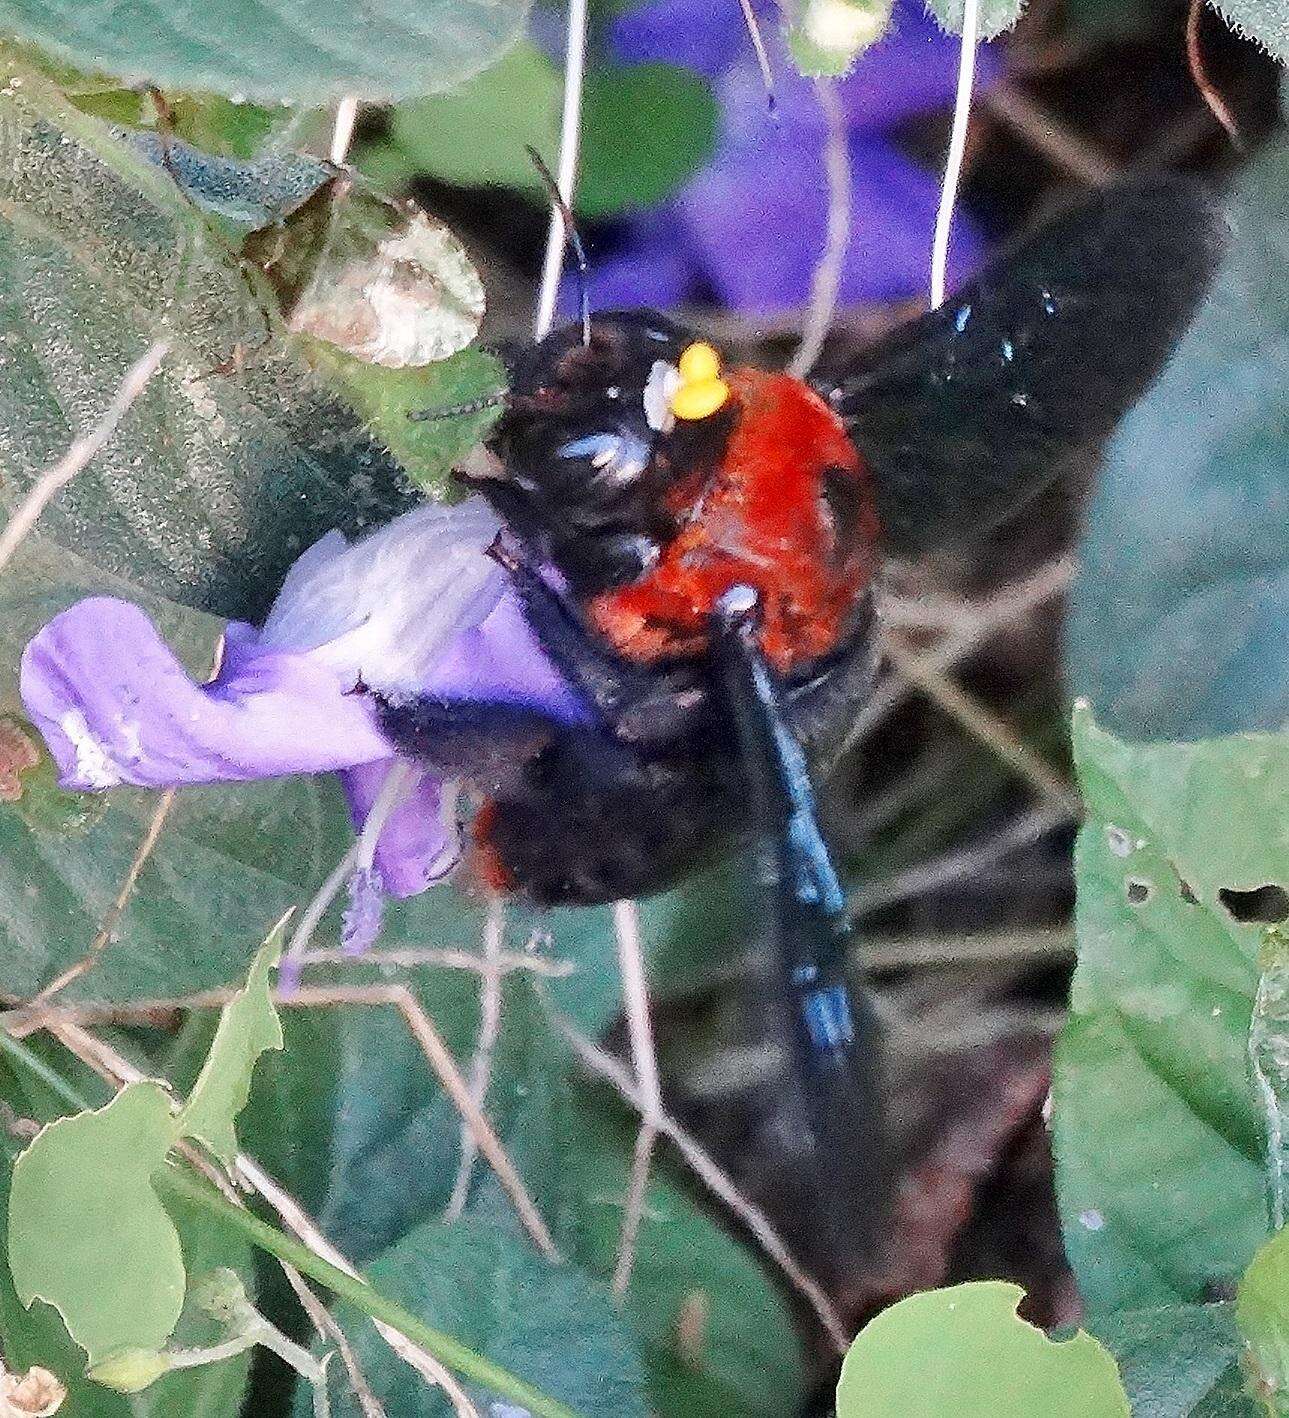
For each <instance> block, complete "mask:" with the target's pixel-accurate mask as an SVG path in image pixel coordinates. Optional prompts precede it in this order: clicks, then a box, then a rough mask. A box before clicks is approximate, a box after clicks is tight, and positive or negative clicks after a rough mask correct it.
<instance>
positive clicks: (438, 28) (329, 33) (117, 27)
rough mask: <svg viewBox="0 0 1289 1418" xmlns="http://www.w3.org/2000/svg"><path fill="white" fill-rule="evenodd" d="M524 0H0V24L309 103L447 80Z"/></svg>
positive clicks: (502, 45) (505, 35)
mask: <svg viewBox="0 0 1289 1418" xmlns="http://www.w3.org/2000/svg"><path fill="white" fill-rule="evenodd" d="M527 10H528V5H527V3H526V0H413V3H411V4H407V5H389V4H384V5H379V6H376V5H368V6H365V7H363V8H355V7H353V6H351V5H344V4H341V3H338V0H269V3H265V0H202V3H200V4H198V3H197V0H175V3H164V0H130V3H129V4H128V5H125V6H119V5H118V6H114V7H112V8H110V9H98V8H95V7H93V6H88V7H87V6H77V7H75V8H73V9H70V10H64V11H54V10H51V9H49V8H48V7H46V6H42V5H39V4H37V3H35V0H0V26H3V28H4V29H5V30H7V31H11V32H13V33H15V34H18V35H20V36H21V37H22V38H24V39H27V40H30V41H32V42H34V43H36V44H38V45H40V46H41V47H42V48H45V49H48V50H49V51H50V52H51V53H52V54H54V55H56V56H57V57H58V58H60V59H63V60H65V61H66V62H68V63H70V64H75V65H78V66H79V67H81V68H83V69H95V70H100V71H106V72H109V73H112V74H115V75H118V76H119V77H121V78H122V79H125V80H127V81H128V82H130V83H149V84H153V85H155V86H157V87H158V88H162V89H171V88H173V89H192V90H201V91H209V92H212V93H218V94H224V95H226V96H229V97H233V96H236V95H248V96H250V97H251V98H257V99H263V100H266V101H269V100H289V101H291V102H296V103H305V104H313V105H319V104H323V103H326V102H329V101H331V100H334V99H338V98H340V97H342V96H343V95H346V94H355V95H357V97H359V98H362V99H369V100H379V99H391V98H406V97H409V96H411V95H413V94H425V93H433V92H436V91H437V90H439V89H445V88H450V87H451V86H452V85H453V84H457V83H460V82H461V81H462V80H463V79H467V78H469V77H470V76H471V75H472V74H477V73H478V72H479V70H480V69H482V68H484V67H485V66H487V65H488V64H490V63H492V62H493V61H494V60H496V59H497V58H498V57H500V55H501V54H503V53H504V52H505V50H506V49H507V48H508V47H509V46H510V45H511V44H512V43H514V41H515V40H516V39H517V38H518V36H519V34H520V33H521V31H522V29H523V24H524V18H525V15H526V14H527Z"/></svg>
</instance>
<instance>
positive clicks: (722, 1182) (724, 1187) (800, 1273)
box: [547, 1002, 850, 1354]
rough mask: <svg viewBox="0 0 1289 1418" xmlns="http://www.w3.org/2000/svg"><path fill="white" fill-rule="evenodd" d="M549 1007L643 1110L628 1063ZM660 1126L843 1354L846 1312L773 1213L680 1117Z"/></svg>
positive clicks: (590, 1061)
mask: <svg viewBox="0 0 1289 1418" xmlns="http://www.w3.org/2000/svg"><path fill="white" fill-rule="evenodd" d="M547 1010H548V1013H549V1014H550V1016H551V1018H552V1020H553V1021H554V1023H555V1026H556V1028H558V1029H559V1031H560V1033H561V1034H563V1036H564V1038H565V1039H566V1040H567V1041H568V1043H569V1045H570V1047H571V1048H572V1050H573V1052H574V1053H575V1054H576V1055H577V1056H578V1058H580V1059H581V1060H582V1062H583V1063H584V1064H585V1065H586V1067H587V1068H588V1069H589V1070H590V1071H591V1072H592V1073H594V1074H596V1075H597V1076H598V1077H600V1078H603V1079H605V1080H607V1081H608V1082H609V1083H611V1084H612V1085H613V1087H614V1088H615V1089H616V1090H617V1091H618V1093H619V1094H621V1096H622V1097H623V1098H624V1099H625V1100H626V1101H627V1102H628V1103H629V1104H630V1105H631V1106H632V1107H633V1108H635V1109H636V1111H637V1112H639V1113H643V1112H644V1106H645V1104H644V1099H643V1097H642V1095H641V1092H640V1089H639V1087H638V1086H637V1085H636V1083H635V1081H634V1079H633V1078H632V1076H631V1071H630V1070H629V1069H627V1068H625V1067H624V1066H623V1065H622V1064H621V1063H620V1062H619V1061H618V1060H617V1059H615V1058H614V1057H613V1055H612V1054H610V1053H608V1052H607V1051H606V1050H604V1049H602V1048H601V1047H600V1046H599V1045H598V1044H597V1043H595V1041H594V1040H592V1039H588V1038H587V1037H586V1035H585V1034H583V1033H582V1032H581V1031H580V1030H579V1029H578V1028H576V1026H574V1025H573V1024H572V1023H571V1022H570V1021H569V1020H568V1019H565V1018H564V1017H563V1016H562V1015H560V1014H559V1013H558V1012H557V1011H556V1010H554V1009H553V1008H552V1007H551V1006H550V1004H549V1002H548V1003H547ZM657 1127H658V1131H659V1132H660V1133H661V1134H662V1135H663V1136H664V1137H666V1138H667V1139H668V1140H669V1141H670V1142H671V1143H672V1145H673V1146H674V1147H675V1148H676V1150H677V1151H678V1152H679V1153H680V1155H681V1156H682V1157H683V1158H684V1159H685V1162H686V1163H687V1164H688V1166H689V1168H690V1170H691V1171H692V1172H693V1173H694V1175H695V1176H696V1177H697V1178H698V1179H699V1181H700V1182H702V1183H703V1185H704V1186H705V1187H706V1188H707V1189H708V1191H710V1192H711V1193H712V1195H713V1196H715V1197H716V1198H717V1199H718V1200H719V1201H721V1202H723V1203H724V1205H725V1206H727V1207H728V1208H729V1209H730V1211H731V1212H732V1213H733V1214H734V1215H735V1216H736V1217H737V1218H738V1219H739V1220H740V1221H741V1222H742V1223H743V1224H744V1225H745V1226H746V1227H747V1229H748V1231H749V1233H750V1234H751V1236H752V1238H753V1240H755V1241H756V1243H757V1245H759V1246H760V1247H761V1249H762V1251H764V1253H765V1254H766V1256H767V1257H769V1259H770V1260H771V1261H772V1262H773V1263H774V1264H775V1265H777V1266H778V1268H779V1269H780V1271H782V1273H783V1276H784V1278H785V1279H786V1280H787V1281H788V1283H789V1284H790V1285H791V1286H792V1288H793V1289H794V1290H795V1291H796V1292H797V1293H798V1294H799V1295H800V1296H801V1298H802V1299H803V1300H805V1302H806V1304H807V1305H809V1306H810V1308H811V1309H812V1310H813V1311H814V1314H815V1316H816V1318H817V1319H818V1320H819V1323H820V1325H821V1326H822V1328H823V1330H824V1333H825V1334H827V1336H828V1339H829V1342H830V1343H831V1344H832V1346H833V1348H834V1349H836V1351H837V1353H838V1354H844V1353H845V1352H846V1349H847V1347H848V1346H849V1343H850V1335H849V1333H848V1332H847V1329H846V1326H845V1325H844V1324H843V1323H842V1320H841V1316H840V1315H839V1314H838V1313H837V1311H836V1309H835V1308H834V1307H833V1304H832V1301H831V1300H829V1298H828V1296H827V1294H826V1293H825V1292H824V1289H823V1287H822V1286H821V1285H820V1284H819V1282H818V1281H817V1280H815V1279H814V1277H813V1276H811V1275H810V1274H808V1273H807V1272H806V1271H805V1270H804V1269H803V1268H802V1267H801V1266H800V1265H799V1264H798V1263H797V1261H796V1259H795V1258H794V1257H793V1255H792V1252H791V1251H789V1249H788V1247H787V1245H786V1243H785V1242H784V1240H783V1238H782V1237H781V1236H780V1235H779V1233H778V1232H777V1231H776V1230H775V1229H774V1226H773V1225H772V1224H771V1222H770V1219H769V1217H768V1216H766V1214H765V1213H764V1212H763V1211H762V1210H761V1209H760V1207H758V1206H757V1205H756V1204H755V1203H754V1202H752V1201H749V1200H748V1198H747V1197H745V1196H744V1195H743V1193H742V1192H741V1191H739V1189H738V1187H736V1186H735V1185H734V1183H733V1181H731V1180H730V1178H729V1176H728V1175H727V1174H726V1173H725V1172H724V1171H723V1170H722V1169H721V1167H720V1166H719V1165H718V1163H717V1162H716V1161H715V1160H714V1159H713V1158H712V1157H711V1155H710V1154H709V1153H708V1152H706V1151H705V1150H704V1149H703V1148H702V1147H701V1146H700V1145H699V1143H698V1142H696V1141H695V1140H694V1138H692V1137H691V1136H690V1135H689V1133H687V1132H686V1131H685V1130H684V1128H682V1127H681V1126H680V1124H679V1123H678V1122H676V1121H675V1119H673V1118H671V1117H670V1116H668V1115H667V1114H666V1113H662V1114H661V1115H660V1116H659V1117H658V1119H657Z"/></svg>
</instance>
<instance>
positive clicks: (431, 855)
mask: <svg viewBox="0 0 1289 1418" xmlns="http://www.w3.org/2000/svg"><path fill="white" fill-rule="evenodd" d="M392 766H393V760H387V761H386V762H384V763H367V764H363V765H362V766H361V767H358V768H350V769H347V770H346V771H344V772H342V773H341V775H340V782H341V786H342V787H343V788H344V790H345V797H346V798H347V799H348V800H349V816H350V819H351V820H352V822H353V824H354V830H355V831H356V832H361V831H362V827H363V823H364V822H366V821H367V814H368V813H369V812H370V811H371V809H372V804H373V803H374V802H375V801H376V797H377V795H378V794H379V792H380V790H381V788H382V787H383V786H384V783H385V775H386V773H388V772H389V770H390V768H391V767H392ZM458 856H459V847H458V842H457V833H456V828H455V825H454V824H453V823H450V822H449V821H448V820H447V814H446V813H445V804H444V799H443V785H442V784H441V783H440V782H439V780H438V779H437V778H434V777H432V776H431V775H429V774H425V775H424V776H423V777H422V778H421V780H420V782H418V783H417V785H416V787H415V788H414V789H413V790H412V792H411V794H410V795H409V796H408V797H407V798H406V799H404V801H403V802H401V803H399V805H398V806H397V807H396V808H395V809H394V810H393V811H392V812H391V813H390V815H389V817H388V818H386V820H385V825H384V827H383V828H382V829H381V833H380V837H379V838H378V840H377V842H376V853H375V858H374V865H375V868H376V871H377V873H378V874H379V877H380V883H381V885H382V886H383V888H384V890H385V891H386V892H387V893H388V894H389V895H390V896H398V897H402V896H415V895H417V894H418V893H419V892H422V891H424V890H425V888H426V887H427V886H432V885H433V884H434V883H435V882H436V881H441V880H442V879H443V878H444V877H445V876H446V875H447V874H448V872H450V871H451V870H452V868H453V867H454V866H455V865H456V862H457V858H458Z"/></svg>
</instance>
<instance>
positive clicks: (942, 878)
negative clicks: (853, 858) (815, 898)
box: [848, 803, 1077, 919]
mask: <svg viewBox="0 0 1289 1418" xmlns="http://www.w3.org/2000/svg"><path fill="white" fill-rule="evenodd" d="M1072 816H1077V813H1076V812H1072V811H1071V810H1070V809H1069V808H1067V807H1065V806H1064V805H1062V804H1060V803H1043V804H1041V805H1040V806H1039V807H1036V808H1033V809H1031V810H1030V811H1029V812H1026V813H1022V814H1021V816H1019V817H1018V818H1016V819H1015V820H1014V821H1013V822H1011V823H1009V824H1008V825H1007V826H1006V827H1004V828H1002V829H1001V830H1000V831H998V832H995V833H992V834H991V835H990V836H989V837H987V838H986V839H985V840H984V841H983V842H980V843H978V844H977V845H975V846H971V847H964V848H961V849H959V850H955V851H952V852H945V853H944V854H943V855H942V856H939V857H933V858H931V860H930V861H926V862H918V863H917V864H916V865H915V866H911V867H909V868H908V869H907V870H906V871H901V872H897V873H896V874H895V875H894V876H891V877H888V878H887V879H886V880H885V881H875V882H872V883H870V884H869V885H868V886H865V887H862V888H861V889H860V890H859V891H857V892H855V893H854V894H853V895H852V896H851V897H850V898H849V901H848V904H849V907H850V911H851V915H852V917H854V918H855V919H859V918H861V917H863V916H871V915H872V914H873V912H875V911H880V910H882V909H883V908H884V907H886V906H890V905H893V904H894V903H895V902H897V901H907V900H908V899H909V898H910V897H912V896H924V895H926V894H927V892H930V891H935V890H938V889H939V888H941V887H944V886H947V885H949V884H950V883H951V882H954V881H960V880H961V879H962V878H963V877H966V876H971V875H972V874H973V873H975V872H978V871H980V870H981V869H982V868H983V867H985V866H988V865H990V864H992V863H993V862H996V861H998V859H999V858H1000V857H1005V856H1006V855H1007V854H1008V853H1009V852H1014V851H1016V850H1017V849H1018V848H1020V847H1024V846H1027V845H1028V844H1029V843H1031V842H1035V841H1037V840H1038V838H1039V837H1041V836H1042V835H1043V833H1045V832H1050V831H1052V829H1053V828H1056V827H1060V826H1063V825H1064V824H1065V823H1067V822H1069V821H1070V820H1071V817H1072Z"/></svg>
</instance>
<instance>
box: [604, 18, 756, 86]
mask: <svg viewBox="0 0 1289 1418" xmlns="http://www.w3.org/2000/svg"><path fill="white" fill-rule="evenodd" d="M763 24H764V21H763ZM611 44H612V48H613V52H614V54H615V55H616V56H617V57H618V58H619V59H622V60H625V61H627V62H628V63H644V62H646V61H648V60H657V61H659V62H661V63H665V64H683V65H684V66H685V67H686V68H688V69H693V70H694V71H695V72H696V73H699V74H705V75H706V76H707V77H708V78H709V79H714V78H715V77H716V76H717V75H718V74H719V73H720V72H721V70H723V69H724V68H726V67H727V65H729V64H731V63H732V62H733V61H734V60H735V59H736V58H737V57H738V55H739V53H740V51H741V50H742V49H743V48H744V47H745V46H747V47H750V42H749V40H748V37H747V31H746V29H745V28H744V26H743V16H742V14H741V13H740V11H739V7H738V0H730V3H729V4H725V3H719V0H718V2H717V3H713V0H698V3H695V0H655V3H653V4H648V5H640V6H638V7H637V8H635V9H633V10H629V11H627V13H626V14H624V15H619V16H618V17H617V19H615V20H614V22H613V29H612V32H611Z"/></svg>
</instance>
